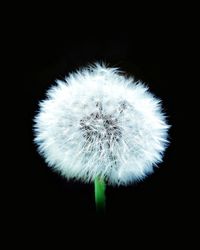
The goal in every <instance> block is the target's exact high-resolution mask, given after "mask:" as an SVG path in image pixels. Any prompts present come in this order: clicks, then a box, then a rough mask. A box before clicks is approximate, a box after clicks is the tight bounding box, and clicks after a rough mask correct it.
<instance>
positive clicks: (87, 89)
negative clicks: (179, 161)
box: [34, 64, 169, 185]
mask: <svg viewBox="0 0 200 250" xmlns="http://www.w3.org/2000/svg"><path fill="white" fill-rule="evenodd" d="M34 121H35V123H34V131H35V143H36V144H37V146H38V150H39V152H40V154H41V155H42V156H43V157H44V158H45V160H46V162H47V163H48V165H49V166H50V167H52V168H53V169H55V170H56V171H58V172H60V173H61V174H62V175H63V176H65V177H66V178H74V179H79V180H82V181H84V182H91V181H94V179H95V178H96V177H100V178H104V179H105V180H106V181H107V183H108V184H111V185H116V184H117V185H127V184H130V183H133V182H135V181H138V180H141V179H143V178H145V177H146V176H147V175H148V174H150V173H152V172H153V168H154V167H155V166H157V164H158V163H159V162H161V161H162V156H163V152H164V150H165V149H166V147H167V145H168V140H167V132H168V129H169V125H168V124H167V122H166V119H165V115H164V113H163V112H162V108H161V103H160V100H159V99H157V98H156V97H154V96H153V95H152V94H151V93H150V92H149V91H148V88H147V87H146V86H145V85H144V84H143V83H141V82H135V81H134V79H133V78H130V77H129V78H128V77H125V76H124V75H122V74H121V73H120V72H119V71H118V70H117V69H115V68H108V67H106V66H104V65H100V64H96V65H95V66H92V67H88V68H85V69H82V70H80V71H77V72H76V73H72V74H70V75H69V76H68V77H66V79H65V81H57V83H56V84H55V85H54V86H53V87H51V88H50V89H49V90H48V92H47V98H46V99H45V100H43V101H42V102H40V108H39V112H38V114H37V115H36V117H35V120H34Z"/></svg>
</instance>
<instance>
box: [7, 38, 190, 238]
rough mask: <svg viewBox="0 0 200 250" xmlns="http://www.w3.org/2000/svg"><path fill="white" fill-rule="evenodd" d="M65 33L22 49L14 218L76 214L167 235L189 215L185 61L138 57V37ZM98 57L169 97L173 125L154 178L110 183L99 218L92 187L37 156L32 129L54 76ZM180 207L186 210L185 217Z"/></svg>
mask: <svg viewBox="0 0 200 250" xmlns="http://www.w3.org/2000/svg"><path fill="white" fill-rule="evenodd" d="M61 38H62V39H61ZM61 38H60V39H59V38H57V37H54V38H52V34H49V35H47V36H45V38H44V37H42V38H41V37H36V38H34V39H33V40H32V39H28V40H26V41H25V42H24V44H26V46H24V47H23V46H22V49H21V50H20V54H21V57H20V55H19V58H20V59H21V60H19V66H20V68H21V72H22V80H21V83H20V86H22V89H21V88H20V92H21V93H20V95H19V99H20V100H19V101H20V104H21V108H20V114H22V116H23V120H22V124H21V128H22V132H21V134H20V138H19V141H18V152H19V155H20V157H21V161H20V164H19V167H18V171H17V174H16V178H15V182H16V183H17V185H16V189H15V188H14V189H13V190H12V196H11V197H12V202H13V204H14V205H15V206H16V209H15V213H14V216H15V217H17V218H18V219H19V221H25V222H26V223H27V225H32V224H31V223H39V225H40V223H47V222H48V223H50V224H51V223H53V222H56V223H58V222H61V223H63V224H64V223H65V222H67V223H69V222H70V221H74V220H76V219H77V218H82V219H83V218H87V221H88V222H94V223H96V221H98V223H101V221H102V220H103V221H104V223H106V222H105V221H112V222H115V223H118V222H119V221H121V222H122V223H127V225H132V227H134V228H138V227H139V225H142V230H144V231H145V230H147V228H148V231H149V229H151V228H153V227H155V228H156V231H154V233H155V234H156V233H159V232H160V233H161V231H162V230H163V228H165V226H169V227H170V231H171V232H172V231H174V232H175V230H176V229H175V228H176V227H179V228H180V227H182V225H183V224H184V223H185V221H186V219H187V216H186V215H187V211H186V210H187V209H186V207H187V204H188V200H189V194H188V193H187V191H186V185H185V178H186V176H187V174H186V168H187V164H186V162H185V161H184V160H183V158H182V154H183V151H182V150H183V148H184V145H183V142H182V140H181V134H182V132H183V128H182V126H181V122H182V118H183V114H182V113H183V111H182V109H181V105H180V95H181V93H180V88H181V85H182V83H181V82H180V81H179V73H180V72H181V70H180V68H179V67H178V63H177V62H176V61H174V60H170V62H169V61H166V60H154V55H153V54H154V53H152V54H151V56H146V57H144V54H143V55H142V54H141V57H140V56H138V49H137V46H135V38H131V37H123V36H119V37H116V38H115V39H106V38H104V39H94V38H91V37H90V38H89V37H88V39H75V38H74V39H69V38H66V37H65V38H63V37H61ZM150 50H151V49H150ZM161 51H162V49H161ZM152 52H153V51H152ZM139 54H140V53H139ZM165 55H166V52H165ZM97 61H103V62H106V63H107V64H109V65H110V66H115V67H120V68H121V69H122V70H124V71H125V72H126V73H128V74H130V75H133V76H135V78H136V80H137V79H139V80H142V81H144V82H145V83H147V84H148V86H149V88H150V90H151V91H152V92H153V93H154V94H155V95H156V96H158V97H160V98H161V99H162V100H163V108H164V110H165V112H166V113H167V115H168V121H169V124H171V125H172V127H171V129H170V132H169V137H170V141H171V143H170V145H169V148H168V149H167V150H166V153H165V156H164V161H163V163H161V164H159V168H157V169H155V173H154V174H153V175H151V176H149V177H148V178H146V179H145V180H144V181H142V182H140V183H138V184H134V185H132V186H128V187H115V188H113V187H110V186H108V187H107V190H106V195H107V201H106V215H105V216H104V217H103V218H101V219H100V220H99V218H98V217H97V216H96V213H95V205H94V190H93V185H92V184H87V185H86V184H82V183H80V182H73V181H66V180H65V179H63V178H62V177H61V176H59V175H57V174H56V173H53V172H52V171H51V170H50V169H49V168H48V167H47V165H46V164H45V162H44V160H43V158H41V157H40V155H39V154H38V153H37V151H36V147H35V146H34V144H33V132H32V125H33V117H34V115H35V112H36V110H37V109H38V102H39V101H40V100H42V99H43V98H44V97H45V92H46V90H47V89H48V88H49V87H50V86H51V84H53V82H54V81H55V79H63V77H64V76H65V75H68V74H69V73H70V72H72V71H74V70H76V69H78V68H79V67H82V66H86V65H87V64H88V63H93V62H97ZM182 87H183V86H182ZM16 119H17V118H16ZM180 211H182V212H183V213H184V214H185V215H184V216H182V212H180ZM111 224H112V223H111ZM111 224H110V225H111ZM76 225H78V224H76ZM66 230H67V229H66ZM120 230H121V229H120ZM141 232H143V231H141ZM150 232H151V230H150V231H149V233H150ZM151 233H152V234H154V233H153V232H151Z"/></svg>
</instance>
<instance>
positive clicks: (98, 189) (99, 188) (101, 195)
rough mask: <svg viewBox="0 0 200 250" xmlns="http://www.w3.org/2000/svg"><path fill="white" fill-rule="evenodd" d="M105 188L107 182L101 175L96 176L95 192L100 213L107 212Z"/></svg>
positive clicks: (97, 208)
mask: <svg viewBox="0 0 200 250" xmlns="http://www.w3.org/2000/svg"><path fill="white" fill-rule="evenodd" d="M105 190H106V184H105V182H104V180H103V179H100V178H99V177H96V178H95V181H94V192H95V203H96V210H97V212H98V213H104V212H105V201H106V198H105Z"/></svg>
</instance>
